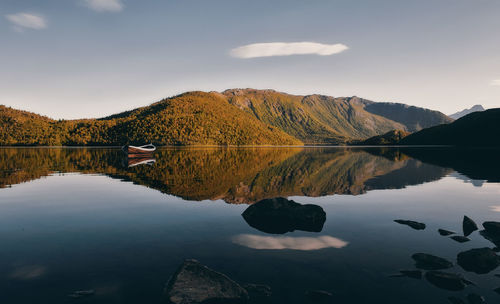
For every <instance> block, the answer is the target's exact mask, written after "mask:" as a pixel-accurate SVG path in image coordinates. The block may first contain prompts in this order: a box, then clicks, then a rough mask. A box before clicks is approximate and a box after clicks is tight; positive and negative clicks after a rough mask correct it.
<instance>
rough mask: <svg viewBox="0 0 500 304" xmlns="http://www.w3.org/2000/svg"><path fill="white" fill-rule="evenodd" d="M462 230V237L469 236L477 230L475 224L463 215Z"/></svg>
mask: <svg viewBox="0 0 500 304" xmlns="http://www.w3.org/2000/svg"><path fill="white" fill-rule="evenodd" d="M462 228H463V230H464V236H469V235H470V234H471V233H472V232H474V231H476V230H477V229H478V228H477V225H476V223H475V222H474V221H473V220H472V219H470V218H469V217H468V216H466V215H464V220H463V223H462Z"/></svg>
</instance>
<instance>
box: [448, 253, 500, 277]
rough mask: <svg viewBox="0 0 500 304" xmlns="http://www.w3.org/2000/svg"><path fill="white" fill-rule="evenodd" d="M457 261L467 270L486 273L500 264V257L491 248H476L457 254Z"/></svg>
mask: <svg viewBox="0 0 500 304" xmlns="http://www.w3.org/2000/svg"><path fill="white" fill-rule="evenodd" d="M457 263H458V265H460V267H462V268H463V269H464V270H465V271H470V272H475V273H477V274H485V273H489V272H491V271H493V270H495V269H496V268H497V267H498V266H499V265H500V257H499V256H497V254H496V253H495V252H494V251H493V250H491V249H490V248H487V247H485V248H476V249H471V250H467V251H464V252H460V253H459V254H458V256H457Z"/></svg>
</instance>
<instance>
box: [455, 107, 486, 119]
mask: <svg viewBox="0 0 500 304" xmlns="http://www.w3.org/2000/svg"><path fill="white" fill-rule="evenodd" d="M484 110H485V109H484V108H483V106H482V105H480V104H477V105H474V106H472V108H470V109H464V110H462V111H460V112H457V113H454V114H451V115H450V117H451V118H453V119H459V118H462V117H464V116H465V115H468V114H470V113H474V112H482V111H484Z"/></svg>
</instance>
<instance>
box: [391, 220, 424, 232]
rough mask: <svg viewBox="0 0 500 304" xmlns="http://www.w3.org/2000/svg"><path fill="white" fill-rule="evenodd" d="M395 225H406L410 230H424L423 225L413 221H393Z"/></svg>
mask: <svg viewBox="0 0 500 304" xmlns="http://www.w3.org/2000/svg"><path fill="white" fill-rule="evenodd" d="M394 221H395V222H396V223H398V224H401V225H406V226H410V227H411V228H413V229H415V230H424V229H425V224H424V223H419V222H415V221H408V220H394Z"/></svg>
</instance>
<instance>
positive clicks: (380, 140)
mask: <svg viewBox="0 0 500 304" xmlns="http://www.w3.org/2000/svg"><path fill="white" fill-rule="evenodd" d="M410 134H411V133H410V132H407V131H403V130H392V131H389V132H387V133H385V134H382V135H377V136H373V137H370V138H368V139H365V140H363V141H359V142H354V143H351V144H356V145H367V146H383V145H397V144H398V143H399V142H400V141H401V140H402V139H403V138H405V137H406V136H408V135H410Z"/></svg>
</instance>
